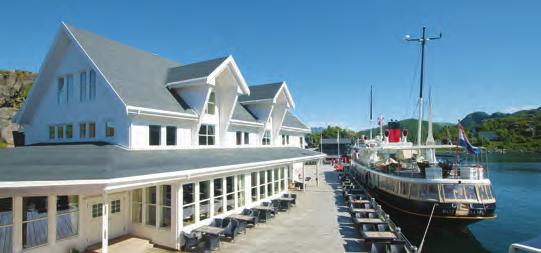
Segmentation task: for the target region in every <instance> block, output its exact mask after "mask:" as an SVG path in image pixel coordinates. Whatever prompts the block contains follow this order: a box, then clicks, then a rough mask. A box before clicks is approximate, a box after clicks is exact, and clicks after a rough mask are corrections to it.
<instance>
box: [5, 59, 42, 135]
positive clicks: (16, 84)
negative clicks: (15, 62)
mask: <svg viewBox="0 0 541 253" xmlns="http://www.w3.org/2000/svg"><path fill="white" fill-rule="evenodd" d="M35 76H36V75H35V74H34V73H32V72H29V71H20V70H0V142H5V143H7V144H8V145H13V135H12V131H16V130H18V129H19V126H18V125H17V124H14V123H12V122H11V119H12V118H13V116H15V113H17V110H18V109H19V107H20V106H21V103H22V102H23V101H24V99H25V98H26V96H27V95H28V91H29V90H30V87H31V86H32V82H33V80H34V78H35Z"/></svg>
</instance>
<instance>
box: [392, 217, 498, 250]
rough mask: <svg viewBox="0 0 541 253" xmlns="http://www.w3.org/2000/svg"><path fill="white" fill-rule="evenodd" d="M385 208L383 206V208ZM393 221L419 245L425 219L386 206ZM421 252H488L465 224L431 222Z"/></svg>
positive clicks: (411, 240) (409, 238)
mask: <svg viewBox="0 0 541 253" xmlns="http://www.w3.org/2000/svg"><path fill="white" fill-rule="evenodd" d="M384 209H385V208H384ZM385 211H386V212H387V213H389V214H390V215H391V217H392V219H393V221H395V223H396V224H397V225H398V226H400V227H401V228H402V231H403V232H404V234H405V235H406V236H407V238H408V240H410V242H411V243H413V244H414V245H417V246H419V245H420V244H421V240H422V237H423V234H424V231H425V228H426V224H427V221H428V220H427V219H415V218H412V216H408V215H404V214H402V213H399V212H396V211H394V210H389V208H386V209H385ZM433 221H434V220H433ZM423 252H438V253H445V252H490V251H489V250H487V249H485V248H484V247H483V245H482V244H481V242H479V240H477V239H476V238H475V236H474V234H473V233H472V232H471V231H470V229H469V228H468V227H466V226H456V224H454V225H449V224H448V225H446V224H437V223H433V224H432V225H431V226H430V228H429V229H428V233H427V236H426V239H425V243H424V246H423Z"/></svg>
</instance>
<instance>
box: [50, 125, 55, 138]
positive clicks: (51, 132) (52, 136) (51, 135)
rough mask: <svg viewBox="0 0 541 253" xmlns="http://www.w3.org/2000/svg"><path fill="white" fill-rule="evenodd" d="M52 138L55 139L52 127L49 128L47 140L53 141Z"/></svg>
mask: <svg viewBox="0 0 541 253" xmlns="http://www.w3.org/2000/svg"><path fill="white" fill-rule="evenodd" d="M54 137H55V129H54V126H50V127H49V139H50V140H54Z"/></svg>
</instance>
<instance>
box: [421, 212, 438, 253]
mask: <svg viewBox="0 0 541 253" xmlns="http://www.w3.org/2000/svg"><path fill="white" fill-rule="evenodd" d="M436 205H437V203H434V205H433V206H432V212H431V213H430V218H428V224H426V229H425V234H424V235H423V240H421V245H419V253H421V252H422V251H423V244H424V243H425V237H426V233H427V232H428V227H430V221H432V215H434V209H436Z"/></svg>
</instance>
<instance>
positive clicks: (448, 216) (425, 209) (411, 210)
mask: <svg viewBox="0 0 541 253" xmlns="http://www.w3.org/2000/svg"><path fill="white" fill-rule="evenodd" d="M365 188H366V189H367V190H368V192H369V193H370V195H372V197H374V198H375V199H376V201H377V202H378V203H379V204H381V206H382V207H383V208H384V209H385V212H388V213H389V214H392V216H391V217H402V219H413V222H422V223H423V224H426V222H427V221H428V219H429V217H430V214H431V212H432V207H433V205H434V202H428V201H418V200H412V199H405V198H402V197H400V196H396V195H392V194H389V193H387V192H385V191H382V190H379V189H377V188H370V187H369V186H367V185H365ZM447 206H448V204H446V203H438V204H437V206H436V208H435V209H434V215H433V216H432V221H431V223H432V224H439V225H443V226H447V225H453V226H467V225H469V224H472V223H475V222H478V221H481V220H486V219H492V218H495V217H496V216H495V215H494V214H493V209H492V211H490V210H489V211H490V212H491V213H489V214H488V215H483V216H474V215H468V216H458V215H453V213H452V212H451V211H450V210H447V209H446V207H447ZM494 208H495V206H494Z"/></svg>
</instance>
